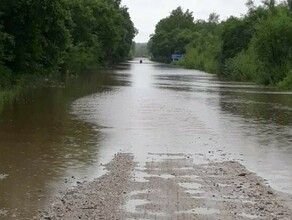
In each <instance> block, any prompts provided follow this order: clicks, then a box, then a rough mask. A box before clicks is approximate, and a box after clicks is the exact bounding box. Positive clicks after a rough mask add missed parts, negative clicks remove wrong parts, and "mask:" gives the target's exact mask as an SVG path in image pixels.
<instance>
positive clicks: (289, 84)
mask: <svg viewBox="0 0 292 220" xmlns="http://www.w3.org/2000/svg"><path fill="white" fill-rule="evenodd" d="M277 86H278V87H279V88H281V89H289V90H292V70H290V71H289V72H288V73H287V76H286V77H285V78H284V79H283V80H282V81H280V82H279V83H278V84H277Z"/></svg>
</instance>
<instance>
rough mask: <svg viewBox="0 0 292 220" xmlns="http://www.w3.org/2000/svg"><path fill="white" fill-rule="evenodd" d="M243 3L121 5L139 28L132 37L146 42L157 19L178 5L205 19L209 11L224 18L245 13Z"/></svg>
mask: <svg viewBox="0 0 292 220" xmlns="http://www.w3.org/2000/svg"><path fill="white" fill-rule="evenodd" d="M255 2H257V3H259V2H260V0H255ZM245 3H246V0H210V1H207V0H122V5H125V6H127V7H128V8H129V12H130V15H131V18H132V21H133V22H134V24H135V27H136V28H137V29H138V30H139V34H138V35H137V36H136V38H135V39H134V40H135V41H136V42H147V41H148V40H149V35H150V34H153V33H154V30H155V25H156V24H157V23H158V21H160V20H161V19H162V18H165V17H166V16H168V15H169V14H170V12H171V11H172V10H173V9H176V8H177V7H178V6H181V7H182V8H183V9H184V10H186V9H189V10H190V11H192V12H193V15H194V18H195V19H207V18H208V17H209V14H210V13H212V12H216V13H217V14H219V15H220V19H221V20H222V19H223V20H224V19H226V18H227V17H229V16H230V15H235V16H240V15H241V14H245V13H246V11H247V8H246V6H245Z"/></svg>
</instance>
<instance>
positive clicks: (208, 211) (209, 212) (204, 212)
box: [192, 208, 220, 215]
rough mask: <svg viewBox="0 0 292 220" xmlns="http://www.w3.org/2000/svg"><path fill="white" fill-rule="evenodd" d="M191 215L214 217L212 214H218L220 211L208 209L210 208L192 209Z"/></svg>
mask: <svg viewBox="0 0 292 220" xmlns="http://www.w3.org/2000/svg"><path fill="white" fill-rule="evenodd" d="M192 213H196V214H198V215H214V214H220V211H219V210H217V209H210V208H195V209H192Z"/></svg>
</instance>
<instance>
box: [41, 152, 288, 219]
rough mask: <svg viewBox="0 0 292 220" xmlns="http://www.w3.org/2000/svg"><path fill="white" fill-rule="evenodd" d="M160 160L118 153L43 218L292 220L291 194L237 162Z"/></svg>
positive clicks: (164, 157) (169, 157)
mask: <svg viewBox="0 0 292 220" xmlns="http://www.w3.org/2000/svg"><path fill="white" fill-rule="evenodd" d="M156 156H157V159H156V160H152V161H149V162H147V163H146V165H145V166H143V167H141V166H139V165H138V163H135V162H134V158H133V156H132V155H130V154H117V155H116V156H115V158H114V159H113V160H112V161H111V162H110V163H109V164H108V165H106V169H107V170H108V173H107V174H105V175H104V176H102V177H101V178H99V179H97V180H95V181H93V182H90V183H81V184H79V185H78V186H77V187H76V188H75V189H73V190H68V191H66V192H62V193H61V194H60V196H59V197H58V198H55V199H53V201H52V205H51V206H50V207H49V208H48V210H47V211H45V212H41V214H40V218H41V219H162V220H164V219H174V220H175V219H202V220H204V219H216V220H219V219H222V220H229V219H239V220H249V219H270V220H277V219H287V220H288V219H289V220H291V219H292V211H291V209H290V207H289V205H291V204H292V202H291V201H292V199H291V196H290V195H282V194H281V193H278V192H276V191H274V190H273V189H272V188H270V187H269V186H268V185H267V183H266V182H265V181H264V180H263V179H262V178H261V177H259V176H257V175H256V174H254V173H252V172H249V171H248V170H247V169H246V168H245V167H244V166H242V165H241V164H240V163H238V162H233V161H228V162H216V163H208V164H195V163H194V161H193V159H192V158H191V157H190V156H187V155H182V154H177V155H170V154H163V155H162V154H160V155H156ZM160 157H161V158H160Z"/></svg>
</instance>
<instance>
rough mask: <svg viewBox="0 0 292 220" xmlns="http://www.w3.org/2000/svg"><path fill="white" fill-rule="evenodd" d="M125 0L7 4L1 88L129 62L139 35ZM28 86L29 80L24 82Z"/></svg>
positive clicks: (2, 19)
mask: <svg viewBox="0 0 292 220" xmlns="http://www.w3.org/2000/svg"><path fill="white" fill-rule="evenodd" d="M120 4H121V1H120V0H72V1H68V0H42V1H39V0H2V2H1V4H0V89H1V88H8V87H11V86H13V85H14V84H19V82H23V80H19V79H20V78H21V77H19V75H25V76H26V78H27V76H29V75H36V76H41V75H42V76H44V77H50V76H51V75H53V74H57V73H59V71H60V72H61V73H68V71H69V72H72V71H74V72H76V71H77V72H79V71H81V70H82V69H84V68H88V67H90V66H93V65H108V64H112V63H115V62H119V61H121V60H124V59H127V58H128V55H129V50H130V48H131V45H132V39H133V37H134V36H135V34H136V33H137V30H136V29H135V28H134V25H133V23H132V21H131V18H130V15H129V13H128V10H127V8H125V7H122V6H121V5H120ZM24 81H26V80H24Z"/></svg>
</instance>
